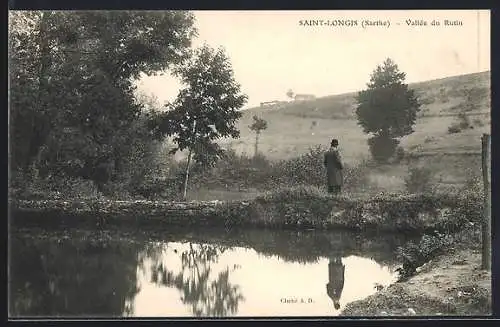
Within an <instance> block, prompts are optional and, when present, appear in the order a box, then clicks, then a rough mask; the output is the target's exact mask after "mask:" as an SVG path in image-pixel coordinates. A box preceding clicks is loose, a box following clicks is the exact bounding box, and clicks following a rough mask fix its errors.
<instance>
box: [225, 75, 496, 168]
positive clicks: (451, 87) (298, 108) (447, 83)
mask: <svg viewBox="0 0 500 327" xmlns="http://www.w3.org/2000/svg"><path fill="white" fill-rule="evenodd" d="M490 75H491V74H490V72H483V73H477V74H469V75H462V76H454V77H448V78H444V79H439V80H433V81H428V82H422V83H417V84H410V87H411V88H413V89H415V91H416V93H417V95H418V96H419V98H420V101H421V103H422V111H421V113H420V117H419V118H418V120H417V123H416V126H415V133H413V134H411V135H409V136H407V137H405V138H403V139H402V140H401V145H402V146H403V147H404V148H405V149H406V150H408V151H412V152H428V151H432V152H461V151H480V136H481V134H482V133H485V132H489V130H490ZM355 95H356V94H355V93H348V94H341V95H334V96H328V97H323V98H318V99H316V100H314V101H304V102H300V103H293V102H291V103H289V104H288V105H286V106H283V107H281V108H266V107H264V108H250V109H248V110H245V111H244V115H243V117H242V118H241V120H240V121H239V124H238V127H239V129H240V131H241V137H240V139H237V140H231V141H226V142H225V143H226V146H231V147H232V148H233V149H235V150H236V151H237V152H239V153H247V154H252V153H253V146H254V141H255V134H254V133H253V132H252V131H251V130H250V129H249V128H248V126H249V125H250V124H251V122H252V117H253V115H258V116H260V117H262V118H264V119H265V120H266V121H267V122H268V129H267V130H265V131H264V132H263V133H262V136H261V139H260V150H261V151H262V153H263V154H264V155H265V156H266V157H268V158H270V159H272V160H279V159H287V158H291V157H295V156H297V155H299V154H302V153H304V152H306V151H307V150H308V148H309V147H310V146H314V145H316V144H323V145H325V146H326V145H327V144H328V141H329V140H330V139H331V138H332V137H337V138H338V139H339V140H340V144H341V147H342V150H343V155H344V159H345V160H346V161H357V160H359V159H360V158H363V157H367V156H368V155H369V152H368V146H367V144H366V140H367V135H365V134H363V132H362V130H361V128H360V127H359V126H358V125H357V120H356V117H355V114H354V110H355V107H356V103H355V98H354V97H355ZM460 112H466V114H467V116H468V117H469V119H470V121H471V124H472V125H473V127H474V128H473V129H470V130H466V131H463V132H461V133H456V134H448V127H449V126H450V125H451V124H452V123H454V122H456V121H457V115H458V114H459V113H460Z"/></svg>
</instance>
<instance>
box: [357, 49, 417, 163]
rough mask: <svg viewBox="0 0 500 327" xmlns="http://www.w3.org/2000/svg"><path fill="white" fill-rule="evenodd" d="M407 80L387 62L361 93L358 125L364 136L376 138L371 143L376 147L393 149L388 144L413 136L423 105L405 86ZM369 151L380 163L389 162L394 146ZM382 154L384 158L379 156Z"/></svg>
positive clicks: (359, 94)
mask: <svg viewBox="0 0 500 327" xmlns="http://www.w3.org/2000/svg"><path fill="white" fill-rule="evenodd" d="M405 77H406V76H405V73H403V72H400V71H399V68H398V66H397V65H396V64H395V63H394V62H393V61H392V60H391V59H389V58H388V59H386V60H385V61H384V63H383V65H379V66H377V68H376V69H375V70H374V71H373V73H372V75H371V77H370V82H369V83H368V84H367V86H368V88H367V89H366V90H363V91H361V92H359V93H358V96H357V98H356V101H357V103H358V106H357V108H356V116H357V118H358V124H359V125H360V126H361V127H362V129H363V131H364V132H365V133H367V134H369V133H371V134H373V135H374V138H375V140H377V141H372V143H373V144H376V143H377V142H378V144H379V145H382V144H384V145H391V143H390V142H386V141H387V140H392V139H396V138H401V137H403V136H406V135H409V134H411V133H413V125H414V124H415V121H416V118H417V113H418V112H419V110H420V104H419V102H418V99H417V96H416V95H415V92H414V91H413V90H411V89H408V85H407V84H404V80H405ZM379 141H380V142H379ZM396 145H397V144H396ZM370 149H371V150H372V154H373V155H374V157H375V156H376V158H377V159H378V160H387V159H388V158H389V157H390V156H388V155H387V153H389V152H390V153H391V155H392V154H393V153H394V150H395V146H390V147H382V146H380V147H379V146H372V147H370ZM382 149H384V150H382ZM379 150H381V151H382V152H383V154H378V151H379ZM386 150H387V151H386ZM391 151H392V152H391Z"/></svg>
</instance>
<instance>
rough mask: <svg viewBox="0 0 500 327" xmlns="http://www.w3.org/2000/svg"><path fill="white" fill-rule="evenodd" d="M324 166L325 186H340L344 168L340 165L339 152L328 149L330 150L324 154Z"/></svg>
mask: <svg viewBox="0 0 500 327" xmlns="http://www.w3.org/2000/svg"><path fill="white" fill-rule="evenodd" d="M324 164H325V168H326V178H327V185H328V186H342V184H343V176H342V169H343V168H344V166H343V165H342V159H341V158H340V154H339V151H338V150H337V149H335V148H330V150H328V151H327V152H325V160H324Z"/></svg>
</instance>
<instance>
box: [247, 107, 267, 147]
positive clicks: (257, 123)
mask: <svg viewBox="0 0 500 327" xmlns="http://www.w3.org/2000/svg"><path fill="white" fill-rule="evenodd" d="M249 128H250V129H251V130H252V131H254V132H255V153H254V155H255V156H256V155H257V153H258V149H259V136H260V133H261V132H262V131H263V130H265V129H267V121H265V120H264V119H262V118H259V117H258V116H257V115H254V116H253V123H252V125H250V126H249Z"/></svg>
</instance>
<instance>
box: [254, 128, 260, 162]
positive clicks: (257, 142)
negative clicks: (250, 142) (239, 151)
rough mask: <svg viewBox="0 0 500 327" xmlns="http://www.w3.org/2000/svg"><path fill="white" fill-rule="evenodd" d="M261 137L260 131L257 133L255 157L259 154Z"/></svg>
mask: <svg viewBox="0 0 500 327" xmlns="http://www.w3.org/2000/svg"><path fill="white" fill-rule="evenodd" d="M259 136H260V131H255V149H254V155H253V156H254V157H257V153H259Z"/></svg>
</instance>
